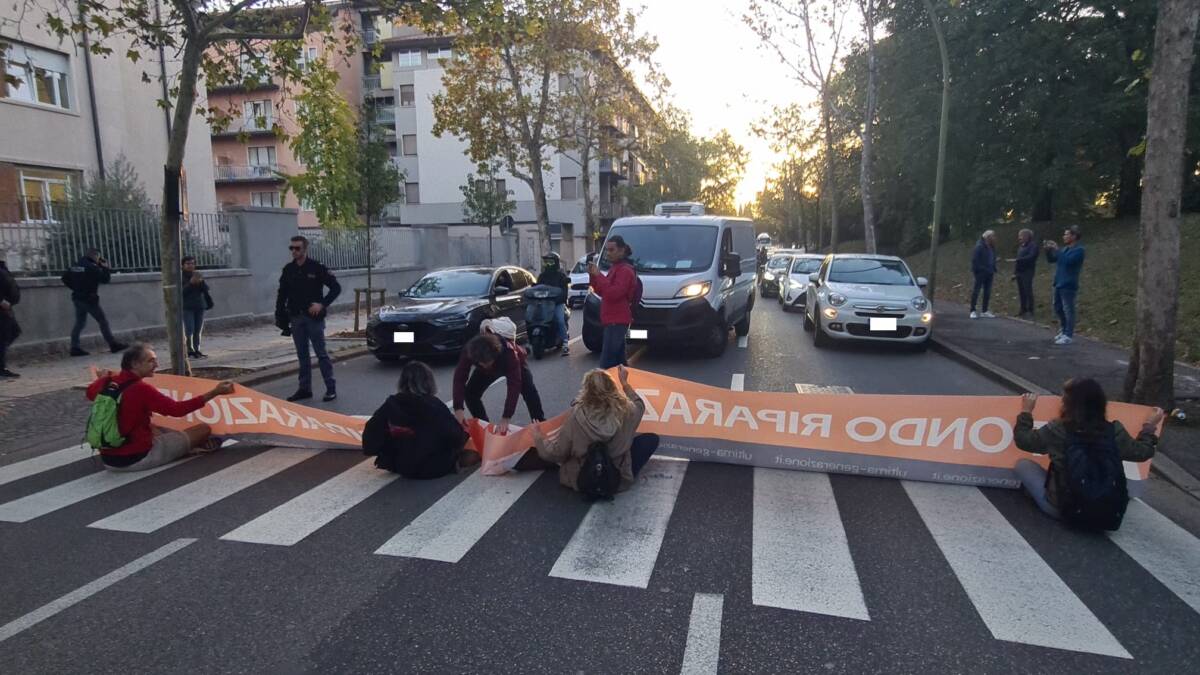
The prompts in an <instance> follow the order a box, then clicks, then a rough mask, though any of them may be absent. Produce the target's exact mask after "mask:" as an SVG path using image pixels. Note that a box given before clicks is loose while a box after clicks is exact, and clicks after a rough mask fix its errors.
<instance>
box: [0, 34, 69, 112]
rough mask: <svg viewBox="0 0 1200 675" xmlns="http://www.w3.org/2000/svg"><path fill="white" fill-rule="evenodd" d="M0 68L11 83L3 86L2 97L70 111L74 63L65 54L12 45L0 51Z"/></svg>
mask: <svg viewBox="0 0 1200 675" xmlns="http://www.w3.org/2000/svg"><path fill="white" fill-rule="evenodd" d="M0 65H2V66H3V69H4V73H5V75H7V76H8V77H6V78H3V79H4V80H6V81H7V80H8V78H12V79H13V80H15V82H7V84H4V83H0V95H3V97H4V98H11V99H13V100H15V101H27V102H29V103H40V104H42V105H48V106H52V107H55V108H62V109H63V110H70V109H71V108H72V107H73V106H72V103H73V102H72V97H71V62H70V60H69V59H68V58H67V56H66V55H65V54H60V53H58V52H51V51H47V50H45V49H38V48H36V47H27V46H25V45H20V44H10V45H8V46H7V47H6V48H4V49H0Z"/></svg>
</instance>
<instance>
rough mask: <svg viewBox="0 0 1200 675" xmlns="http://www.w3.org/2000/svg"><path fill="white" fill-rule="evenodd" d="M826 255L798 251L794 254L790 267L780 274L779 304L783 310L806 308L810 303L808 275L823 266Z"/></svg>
mask: <svg viewBox="0 0 1200 675" xmlns="http://www.w3.org/2000/svg"><path fill="white" fill-rule="evenodd" d="M824 259H825V256H823V255H821V254H819V253H798V254H796V255H794V256H792V259H791V261H790V262H789V263H788V268H787V269H786V270H784V273H783V274H780V275H779V279H778V281H779V291H778V296H779V306H780V307H782V308H783V311H785V312H790V311H792V310H793V309H804V306H805V305H806V304H808V275H810V274H812V273H813V272H816V271H817V270H819V269H820V267H821V261H822V260H824Z"/></svg>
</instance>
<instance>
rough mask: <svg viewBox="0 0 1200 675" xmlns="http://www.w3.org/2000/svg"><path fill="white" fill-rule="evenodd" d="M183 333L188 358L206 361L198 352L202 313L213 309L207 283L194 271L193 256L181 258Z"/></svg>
mask: <svg viewBox="0 0 1200 675" xmlns="http://www.w3.org/2000/svg"><path fill="white" fill-rule="evenodd" d="M182 263H183V333H184V336H185V337H186V338H187V349H188V356H189V357H190V358H193V359H207V358H208V357H207V356H205V355H204V353H203V352H201V351H200V336H201V334H202V333H203V332H204V312H205V311H207V310H210V309H212V308H213V301H212V296H211V295H209V293H208V282H207V281H205V280H204V276H203V275H202V274H200V273H199V272H197V271H196V258H195V256H190V255H185V256H184V257H183V261H182Z"/></svg>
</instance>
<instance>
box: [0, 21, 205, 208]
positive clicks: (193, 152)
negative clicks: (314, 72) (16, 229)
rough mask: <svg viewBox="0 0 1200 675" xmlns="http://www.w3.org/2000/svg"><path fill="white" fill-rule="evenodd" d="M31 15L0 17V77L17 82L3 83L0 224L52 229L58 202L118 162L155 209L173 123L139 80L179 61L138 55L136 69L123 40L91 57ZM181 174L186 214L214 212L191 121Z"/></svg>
mask: <svg viewBox="0 0 1200 675" xmlns="http://www.w3.org/2000/svg"><path fill="white" fill-rule="evenodd" d="M151 1H152V2H153V1H154V0H151ZM47 6H50V5H47ZM53 7H55V8H56V9H57V11H65V10H64V9H63V8H67V7H73V5H71V4H70V3H67V4H64V5H58V4H55V5H53ZM28 9H29V11H28V12H27V13H25V14H24V15H23V16H19V17H18V16H10V15H9V14H8V13H5V14H4V15H3V16H0V70H2V71H3V72H4V73H6V74H7V75H8V76H9V77H11V78H13V80H14V81H13V82H10V81H8V80H7V78H0V223H3V222H10V223H11V222H22V221H45V220H52V219H53V217H54V214H53V211H54V204H55V203H59V202H63V201H65V200H66V199H67V196H68V195H69V194H70V192H71V189H72V188H73V187H74V186H77V185H79V184H80V183H81V182H82V181H85V180H87V179H89V178H90V177H91V176H93V175H99V174H100V172H101V171H102V169H103V168H104V167H105V166H106V165H108V164H110V163H111V162H112V161H113V160H114V159H116V158H117V157H118V156H124V158H125V159H126V160H127V161H128V162H129V163H130V164H132V165H133V167H134V168H135V169H136V170H137V172H138V175H139V177H140V178H141V181H142V183H143V184H144V186H145V188H146V192H147V193H148V194H149V195H150V196H151V198H152V199H156V200H157V198H158V196H159V195H161V194H162V180H163V163H164V162H165V160H166V157H167V145H168V129H169V125H170V119H169V117H168V116H167V114H166V113H165V112H164V111H163V109H162V108H160V107H159V106H158V104H157V101H158V100H159V99H160V98H163V96H164V89H163V85H162V84H161V83H159V82H158V81H152V82H149V83H147V82H143V81H142V73H143V72H144V71H145V72H148V73H150V74H151V76H152V77H154V76H157V75H161V74H166V75H168V76H169V75H171V74H173V73H174V72H176V71H177V69H178V62H177V61H173V60H172V59H171V56H172V55H169V54H168V55H167V56H166V58H160V55H159V54H157V53H143V55H142V58H141V60H140V61H139V62H138V63H133V62H132V61H130V60H129V59H128V58H126V56H125V53H126V51H127V49H128V46H129V43H128V41H127V39H126V38H123V37H120V36H112V37H110V38H107V39H106V40H105V44H106V45H107V46H110V47H112V48H113V51H112V53H111V54H110V55H108V56H99V55H95V54H90V53H89V52H88V51H87V50H86V49H85V48H84V47H83V46H81V45H78V44H73V43H71V42H69V41H62V40H60V39H59V38H58V37H57V36H54V35H53V34H51V33H49V32H48V31H43V30H38V28H37V25H38V24H39V23H40V22H41V20H42V19H43V18H44V16H43V15H40V14H38V12H40V11H41V6H40V5H37V4H34V5H30V6H29V8H28ZM165 11H166V10H165V9H164V13H165ZM14 82H15V83H14ZM203 102H204V100H203V97H201V100H200V102H199V103H200V104H201V105H203ZM184 170H185V174H186V175H185V185H184V188H183V193H184V194H183V195H181V197H182V203H183V204H184V205H185V206H186V207H187V208H188V209H189V210H191V211H197V212H204V211H215V210H216V207H217V200H216V194H215V191H214V187H213V170H212V154H211V150H210V147H209V143H208V124H207V122H206V121H205V120H204V119H203V118H202V117H199V116H197V117H195V118H193V119H192V121H191V132H190V133H189V136H188V143H187V149H186V154H185V162H184Z"/></svg>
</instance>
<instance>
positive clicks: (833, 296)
mask: <svg viewBox="0 0 1200 675" xmlns="http://www.w3.org/2000/svg"><path fill="white" fill-rule="evenodd" d="M829 304H831V305H833V306H834V307H841V306H842V305H844V304H846V296H844V295H842V294H841V293H830V294H829Z"/></svg>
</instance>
